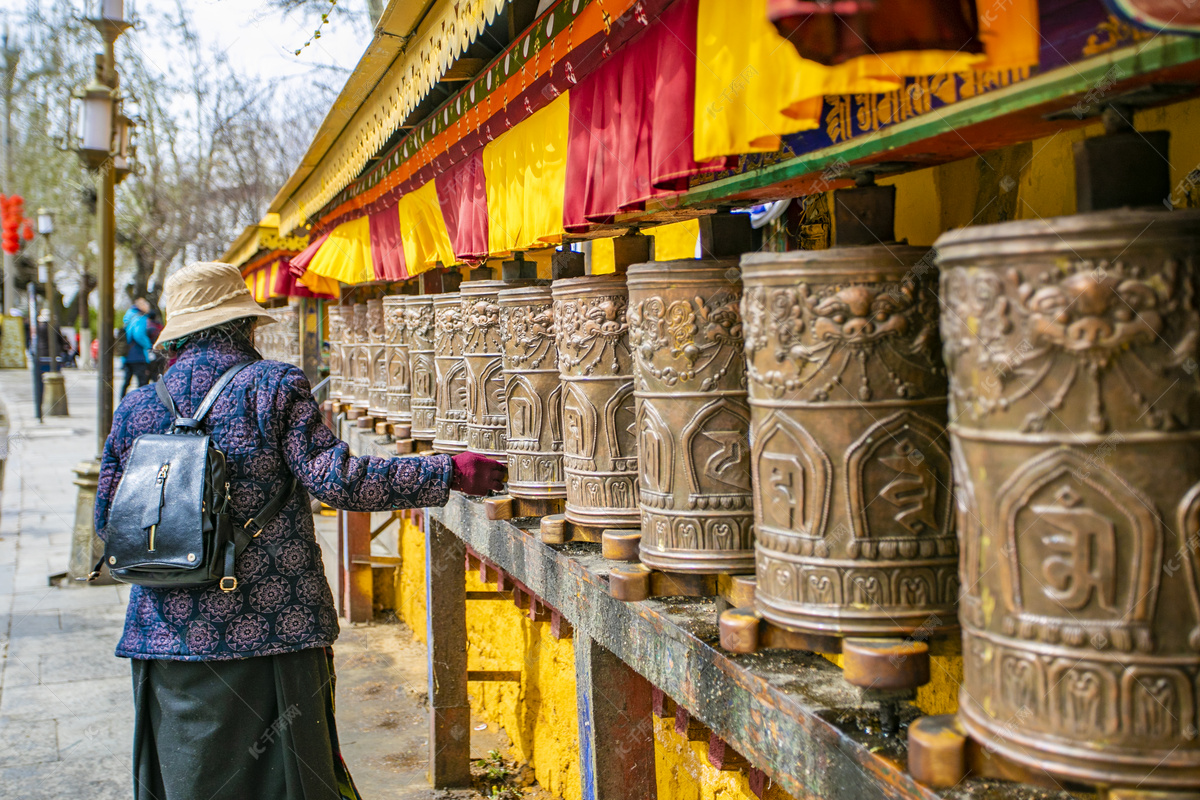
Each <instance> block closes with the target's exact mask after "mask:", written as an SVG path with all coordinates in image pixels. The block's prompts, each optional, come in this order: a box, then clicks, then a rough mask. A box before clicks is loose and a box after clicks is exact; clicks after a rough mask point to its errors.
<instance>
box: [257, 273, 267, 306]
mask: <svg viewBox="0 0 1200 800" xmlns="http://www.w3.org/2000/svg"><path fill="white" fill-rule="evenodd" d="M254 301H255V302H256V303H265V302H266V301H267V271H266V270H265V269H262V268H261V267H260V268H259V269H257V270H255V271H254Z"/></svg>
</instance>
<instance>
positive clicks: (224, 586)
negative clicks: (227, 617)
mask: <svg viewBox="0 0 1200 800" xmlns="http://www.w3.org/2000/svg"><path fill="white" fill-rule="evenodd" d="M225 581H229V583H225ZM219 585H220V587H221V591H222V592H232V591H233V590H234V589H236V588H237V587H238V581H237V578H235V577H233V576H232V575H226V576H225V577H224V578H221V582H220V584H219Z"/></svg>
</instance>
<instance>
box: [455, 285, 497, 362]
mask: <svg viewBox="0 0 1200 800" xmlns="http://www.w3.org/2000/svg"><path fill="white" fill-rule="evenodd" d="M463 331H464V333H465V334H466V343H465V344H464V345H463V347H464V348H465V351H466V352H468V353H498V352H500V350H501V349H502V348H501V345H500V306H499V304H498V303H497V302H496V298H495V297H494V296H491V297H489V296H473V297H471V296H468V297H464V298H463Z"/></svg>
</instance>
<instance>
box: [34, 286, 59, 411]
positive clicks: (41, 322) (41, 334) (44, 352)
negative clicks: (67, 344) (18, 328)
mask: <svg viewBox="0 0 1200 800" xmlns="http://www.w3.org/2000/svg"><path fill="white" fill-rule="evenodd" d="M52 335H57V336H58V337H59V342H58V346H59V352H62V347H63V341H64V340H63V338H62V334H61V333H59V332H58V331H54V332H53V333H52V332H51V328H50V311H49V310H48V309H45V308H43V309H42V310H41V311H39V312H38V317H37V330H36V335H35V336H31V337H29V338H28V344H29V357H30V358H31V359H33V364H34V369H33V410H34V413H35V414H36V415H37V421H38V422H44V421H45V420H44V419H43V418H42V398H43V397H44V396H45V381H44V380H43V376H44V375H45V374H46V373H47V372H49V371H50V337H51V336H52ZM35 340H36V343H35Z"/></svg>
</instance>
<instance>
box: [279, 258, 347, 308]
mask: <svg viewBox="0 0 1200 800" xmlns="http://www.w3.org/2000/svg"><path fill="white" fill-rule="evenodd" d="M313 252H314V253H315V252H316V251H315V250H314V251H313ZM299 255H300V254H297V255H296V256H295V257H294V258H293V259H292V260H293V261H294V260H295V258H298V257H299ZM310 258H311V256H310ZM283 262H284V263H282V264H280V265H279V269H278V270H276V272H275V285H274V286H273V287H272V292H273V294H275V295H278V296H280V297H317V298H321V299H323V300H327V299H330V298H333V297H334V295H331V294H318V293H316V292H314V291H313V290H311V289H309V288H308V287H307V286H305V285H304V284H302V283H298V282H297V281H296V278H297V276H296V275H295V274H294V273H293V272H292V268H291V264H290V263H289V261H288V259H286V258H285V259H283ZM301 274H303V273H301Z"/></svg>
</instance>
